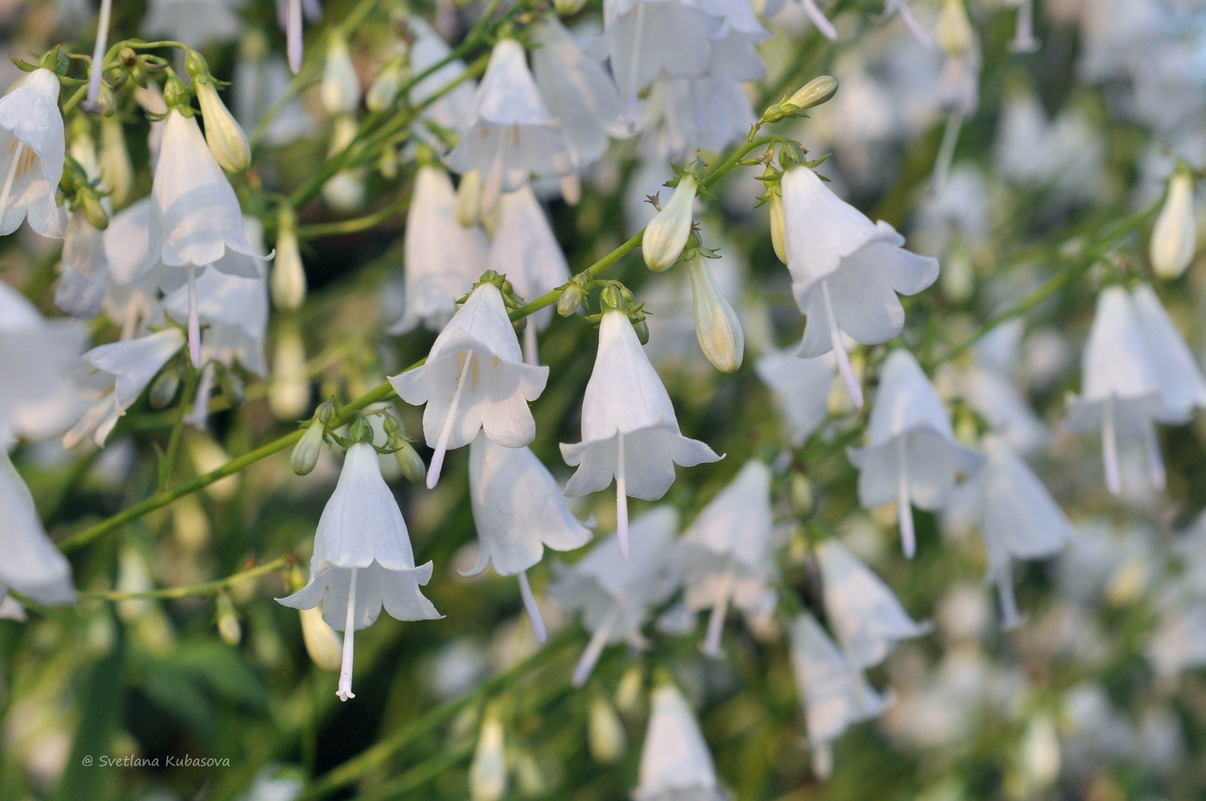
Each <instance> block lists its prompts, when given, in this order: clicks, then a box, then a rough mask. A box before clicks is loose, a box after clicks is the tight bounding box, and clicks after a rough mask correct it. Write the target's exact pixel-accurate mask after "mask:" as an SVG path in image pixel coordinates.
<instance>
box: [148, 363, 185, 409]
mask: <svg viewBox="0 0 1206 801" xmlns="http://www.w3.org/2000/svg"><path fill="white" fill-rule="evenodd" d="M179 388H180V373H179V372H177V371H176V370H173V369H171V368H169V369H167V370H164V371H163V372H162V373H160V374H159V376H158V378H156V379H155V383H153V384H151V391H150V393H148V395H149V397H148V400H149V401H150V403H151V408H152V409H166V408H167V407H168V404H170V403H171V402H172V398H174V397H176V390H178V389H179Z"/></svg>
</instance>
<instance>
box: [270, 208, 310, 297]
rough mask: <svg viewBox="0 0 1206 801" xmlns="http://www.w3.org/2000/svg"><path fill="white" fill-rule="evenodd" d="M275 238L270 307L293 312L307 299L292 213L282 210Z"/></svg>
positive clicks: (303, 271)
mask: <svg viewBox="0 0 1206 801" xmlns="http://www.w3.org/2000/svg"><path fill="white" fill-rule="evenodd" d="M278 219H279V223H278V225H277V235H276V259H275V260H274V261H273V263H272V279H271V285H272V305H274V306H276V308H278V309H296V308H297V307H299V306H301V304H302V301H304V300H305V299H306V270H305V268H304V267H303V265H302V258H301V250H300V249H299V247H298V244H297V224H296V220H295V218H294V216H293V209H291V208H290V207H288V206H282V207H281V213H280V217H279V218H278Z"/></svg>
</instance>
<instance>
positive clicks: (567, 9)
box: [553, 0, 586, 17]
mask: <svg viewBox="0 0 1206 801" xmlns="http://www.w3.org/2000/svg"><path fill="white" fill-rule="evenodd" d="M584 5H586V0H553V8H554V9H555V10H556V11H557V13H558V14H560V15H561V16H563V17H571V16H573V15H574V14H577V13H578V12H579V11H581V10H582V7H583V6H584Z"/></svg>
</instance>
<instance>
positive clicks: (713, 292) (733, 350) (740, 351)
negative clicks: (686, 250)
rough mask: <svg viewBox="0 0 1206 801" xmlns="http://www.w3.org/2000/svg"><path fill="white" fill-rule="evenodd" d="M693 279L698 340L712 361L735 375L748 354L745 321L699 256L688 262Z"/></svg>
mask: <svg viewBox="0 0 1206 801" xmlns="http://www.w3.org/2000/svg"><path fill="white" fill-rule="evenodd" d="M687 275H688V276H689V277H690V278H691V296H692V299H693V301H694V306H695V337H696V339H698V340H699V347H700V349H701V350H702V351H703V353H704V356H707V357H708V361H710V362H711V363H712V366H713V367H715V368H716V369H717V370H719V371H720V372H722V373H734V372H736V371H737V370H738V369H739V368H740V367H741V360H742V357H743V356H744V353H745V334H744V332H743V331H742V330H741V321H740V320H738V319H737V313H736V312H734V311H733V307H732V306H731V305H729V302H728V300H726V299H725V297H724V295H722V294H721V292H720V287H718V286H717V285H716V278H715V276H713V275H712V270H711V269H710V268H709V267H708V264H707V262H706V261H705V260H704V259H702V258H700V257H698V256H697V257H696V258H694V259H692V260H691V261H690V262H688V263H687Z"/></svg>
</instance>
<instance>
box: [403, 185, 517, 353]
mask: <svg viewBox="0 0 1206 801" xmlns="http://www.w3.org/2000/svg"><path fill="white" fill-rule="evenodd" d="M455 208H456V192H455V190H454V189H453V188H452V181H451V180H450V179H449V178H448V173H446V172H444V170H442V169H440V168H439V167H420V168H419V174H418V176H417V177H416V178H415V189H414V194H413V196H412V197H411V201H410V210H409V211H407V214H406V233H405V236H404V240H403V248H404V253H405V256H406V276H405V277H406V309H405V311H404V312H403V313H402V318H401V319H400V320H398V322H396V323H394V324H393V325H392V326H391V327H390V329H389V332H390V333H391V334H405V333H407V332H408V331H410V330H412V329H413V328H414V327H415V326H417V325H419V324H420V323H422V324H423V325H424V326H425V327H427V328H431V329H436V328H441V327H443V326H444V325H445V324H447V322H448V321H449V320H450V319H452V315H453V312H455V311H456V302H457V300H458V299H459V298H463V297H464V296H465V295H466V294H467V293H468V292H469V291H470V290H472V289H473V284H474V283H475V282H476V281H477V279H478V276H480V275H481V274H482V265H483V264H486V263H487V258H488V257H487V253H488V250H487V243H486V234H485V232H484V231H482V229H481V228H479V227H478V226H476V225H474V226H471V227H468V228H466V227H464V226H462V225H461V224H460V223H458V222H457V221H456V216H455V214H454V210H455ZM500 272H505V271H500Z"/></svg>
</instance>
